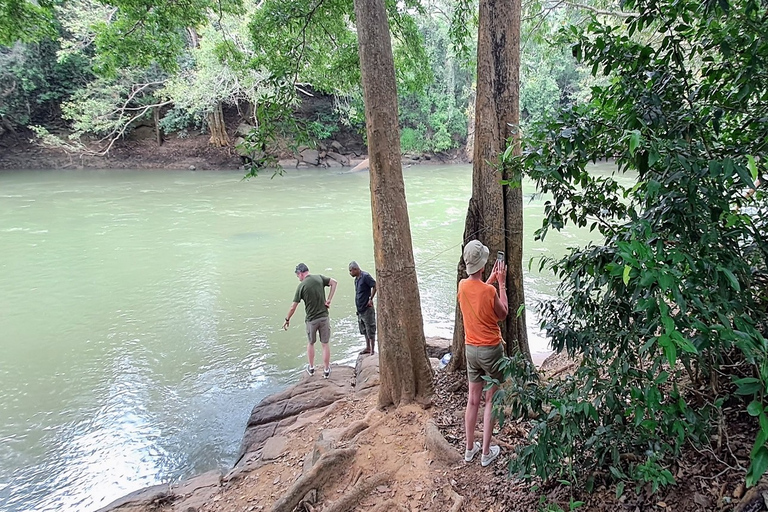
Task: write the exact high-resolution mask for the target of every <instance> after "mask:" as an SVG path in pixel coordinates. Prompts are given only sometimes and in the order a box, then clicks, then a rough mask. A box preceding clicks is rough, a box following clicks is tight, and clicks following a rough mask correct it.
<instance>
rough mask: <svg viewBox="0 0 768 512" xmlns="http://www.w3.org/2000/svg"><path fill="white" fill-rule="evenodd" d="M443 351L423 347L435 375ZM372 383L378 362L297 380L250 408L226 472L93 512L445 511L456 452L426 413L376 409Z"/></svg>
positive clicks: (363, 361) (436, 343)
mask: <svg viewBox="0 0 768 512" xmlns="http://www.w3.org/2000/svg"><path fill="white" fill-rule="evenodd" d="M449 344H450V341H449V340H440V339H431V340H430V343H429V354H430V356H432V357H431V360H432V362H433V365H434V367H435V368H438V366H439V359H438V358H439V357H441V356H442V355H443V354H445V353H446V352H447V351H448V347H449ZM378 382H379V368H378V356H374V357H366V356H360V357H359V358H358V360H357V364H356V367H355V368H352V367H347V366H333V367H332V372H331V376H330V378H328V379H327V380H326V379H323V378H322V376H320V375H318V374H316V375H314V376H311V377H310V376H308V375H306V374H302V377H301V378H300V380H299V382H298V383H297V384H295V385H293V386H291V387H290V388H288V389H286V390H285V391H282V392H280V393H277V394H275V395H271V396H269V397H267V398H265V399H264V400H262V401H261V402H260V403H259V404H258V405H256V406H255V407H254V409H253V411H252V412H251V415H250V418H249V420H248V424H247V427H246V429H245V433H244V436H243V440H242V443H241V448H240V457H239V459H238V461H237V463H236V464H235V466H234V467H233V468H232V469H231V470H230V471H229V472H227V473H226V474H223V473H220V472H210V473H206V474H204V475H200V476H197V477H194V478H191V479H189V480H186V481H184V482H181V483H178V484H173V485H168V484H165V485H156V486H153V487H149V488H146V489H143V490H141V491H138V492H135V493H132V494H130V495H128V496H125V497H123V498H121V499H119V500H117V501H115V502H113V503H111V504H110V505H108V506H106V507H104V508H102V509H100V511H99V512H107V511H110V512H112V511H120V512H139V511H150V510H151V511H158V510H162V511H181V512H202V511H209V512H214V511H215V512H234V511H238V512H240V511H262V510H273V511H286V512H290V511H293V510H300V511H307V512H309V511H314V510H321V509H322V507H323V506H325V507H326V508H325V509H323V510H334V511H341V510H354V509H356V508H357V507H358V506H359V507H362V508H365V509H377V510H380V511H384V510H406V508H403V507H405V505H404V504H407V503H410V502H414V503H417V502H418V503H422V504H423V506H422V508H421V510H435V511H438V510H439V511H446V510H450V509H451V508H452V507H454V506H455V505H456V504H457V503H459V502H461V501H463V500H461V498H460V497H459V496H458V495H457V494H456V493H455V491H453V489H452V487H451V476H450V475H451V473H452V470H450V468H451V467H452V466H453V465H455V464H456V463H458V461H459V459H460V458H461V457H460V454H459V452H458V451H456V450H454V449H453V448H451V447H449V446H448V445H447V443H446V441H445V440H444V439H443V438H442V436H441V435H440V434H439V431H438V430H437V428H436V426H435V424H434V422H433V421H432V419H431V416H432V414H431V411H429V410H425V409H423V408H422V407H420V406H417V405H411V406H405V407H401V408H398V409H394V410H391V411H381V410H379V409H377V407H376V400H377V393H376V390H377V389H378ZM297 507H299V508H298V509H297ZM424 507H426V508H424ZM457 510H458V509H457Z"/></svg>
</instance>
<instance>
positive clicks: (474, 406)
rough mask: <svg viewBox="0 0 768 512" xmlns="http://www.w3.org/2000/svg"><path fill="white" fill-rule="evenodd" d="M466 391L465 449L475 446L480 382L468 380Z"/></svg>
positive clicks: (481, 390) (481, 388)
mask: <svg viewBox="0 0 768 512" xmlns="http://www.w3.org/2000/svg"><path fill="white" fill-rule="evenodd" d="M468 384H469V393H467V410H466V411H465V412H464V431H465V432H466V434H467V450H471V449H473V448H474V447H475V425H477V410H478V409H479V408H480V395H481V394H482V393H483V383H482V382H469V383H468Z"/></svg>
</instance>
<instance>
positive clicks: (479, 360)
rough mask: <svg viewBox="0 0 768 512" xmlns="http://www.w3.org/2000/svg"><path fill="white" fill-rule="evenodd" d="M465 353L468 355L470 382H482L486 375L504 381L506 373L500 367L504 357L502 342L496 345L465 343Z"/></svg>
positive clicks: (468, 376)
mask: <svg viewBox="0 0 768 512" xmlns="http://www.w3.org/2000/svg"><path fill="white" fill-rule="evenodd" d="M464 354H465V355H466V356H467V378H468V379H469V382H482V381H483V376H484V375H488V376H489V377H491V378H493V379H496V380H498V381H499V382H503V380H504V375H503V374H502V373H501V370H500V369H499V363H500V362H501V359H502V358H503V357H504V347H502V345H501V343H499V344H498V345H494V346H485V345H483V346H478V345H464Z"/></svg>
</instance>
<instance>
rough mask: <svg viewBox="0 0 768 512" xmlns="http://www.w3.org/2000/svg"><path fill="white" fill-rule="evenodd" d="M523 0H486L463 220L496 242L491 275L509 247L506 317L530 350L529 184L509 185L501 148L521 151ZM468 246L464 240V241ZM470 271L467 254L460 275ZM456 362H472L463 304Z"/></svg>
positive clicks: (514, 341) (508, 331) (510, 334)
mask: <svg viewBox="0 0 768 512" xmlns="http://www.w3.org/2000/svg"><path fill="white" fill-rule="evenodd" d="M520 9H521V4H520V0H480V12H479V26H478V36H477V93H476V94H477V96H476V99H475V138H474V156H473V159H472V197H471V198H470V200H469V207H468V209H467V218H466V221H465V223H464V240H463V241H464V243H467V242H469V241H470V240H473V239H477V240H480V241H481V242H482V243H483V244H485V245H487V246H488V248H489V249H490V251H491V253H490V257H489V258H488V263H487V264H486V266H485V274H484V275H485V276H486V277H487V276H488V275H489V273H490V271H491V269H492V268H493V264H494V262H495V261H496V253H497V251H504V253H505V256H506V263H507V268H508V271H507V298H508V301H509V315H508V316H507V319H506V320H505V321H504V322H502V324H501V334H502V337H503V338H504V339H505V340H506V342H507V354H508V355H512V354H515V353H517V352H522V353H523V354H525V355H526V356H527V357H528V359H530V358H531V354H530V349H529V348H528V335H527V332H526V329H525V311H524V310H523V311H522V312H521V314H520V315H519V316H518V315H517V311H518V308H519V307H520V305H521V304H525V296H524V293H523V272H522V265H523V259H522V255H523V252H522V250H523V230H522V227H523V201H522V198H523V196H522V189H521V188H520V187H519V186H517V187H509V186H502V184H501V180H502V179H511V178H512V176H505V175H504V171H503V170H502V169H500V166H499V155H500V154H501V153H502V152H503V151H504V150H505V149H506V147H507V143H508V139H510V138H514V139H513V140H514V142H513V143H514V144H515V154H519V153H520V147H519V142H518V139H517V137H518V134H517V127H518V124H519V121H520V106H519V103H520V102H519V99H520ZM462 249H463V245H462ZM465 277H467V275H466V272H465V267H464V262H463V260H462V259H460V261H459V266H458V275H457V284H458V281H460V280H462V279H464V278H465ZM455 319H456V324H455V327H454V335H453V344H452V352H453V357H452V359H451V364H450V367H449V368H450V369H451V370H454V371H455V370H459V369H463V368H464V367H465V366H466V360H465V357H464V329H463V325H462V319H461V311H460V310H459V307H458V304H457V306H456V317H455Z"/></svg>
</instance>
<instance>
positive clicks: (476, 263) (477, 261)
mask: <svg viewBox="0 0 768 512" xmlns="http://www.w3.org/2000/svg"><path fill="white" fill-rule="evenodd" d="M489 252H490V251H489V250H488V248H487V247H486V246H484V245H483V244H481V243H480V242H479V241H478V240H472V241H471V242H469V243H467V245H465V246H464V264H465V265H466V266H467V274H469V275H472V274H474V273H475V272H477V271H478V270H480V269H482V268H483V267H484V266H485V262H486V261H488V254H489Z"/></svg>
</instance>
